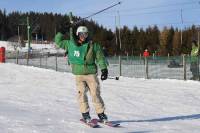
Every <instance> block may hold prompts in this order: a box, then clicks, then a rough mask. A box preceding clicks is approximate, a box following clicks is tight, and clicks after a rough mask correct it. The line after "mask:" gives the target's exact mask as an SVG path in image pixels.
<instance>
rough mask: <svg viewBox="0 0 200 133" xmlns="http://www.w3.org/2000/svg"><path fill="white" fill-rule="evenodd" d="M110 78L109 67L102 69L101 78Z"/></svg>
mask: <svg viewBox="0 0 200 133" xmlns="http://www.w3.org/2000/svg"><path fill="white" fill-rule="evenodd" d="M107 78H108V69H102V70H101V80H106V79H107Z"/></svg>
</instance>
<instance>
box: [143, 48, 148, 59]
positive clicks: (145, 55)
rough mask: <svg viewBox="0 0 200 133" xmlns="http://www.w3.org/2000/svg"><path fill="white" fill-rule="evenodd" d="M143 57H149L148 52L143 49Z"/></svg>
mask: <svg viewBox="0 0 200 133" xmlns="http://www.w3.org/2000/svg"><path fill="white" fill-rule="evenodd" d="M143 56H144V57H145V58H146V57H149V51H148V49H145V50H144V53H143Z"/></svg>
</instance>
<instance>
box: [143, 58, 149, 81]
mask: <svg viewBox="0 0 200 133" xmlns="http://www.w3.org/2000/svg"><path fill="white" fill-rule="evenodd" d="M144 65H145V78H146V79H148V78H149V71H148V58H147V57H145V58H144Z"/></svg>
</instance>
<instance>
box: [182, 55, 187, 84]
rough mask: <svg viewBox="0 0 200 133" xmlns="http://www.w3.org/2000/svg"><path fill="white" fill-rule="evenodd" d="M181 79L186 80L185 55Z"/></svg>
mask: <svg viewBox="0 0 200 133" xmlns="http://www.w3.org/2000/svg"><path fill="white" fill-rule="evenodd" d="M183 73H184V74H183V79H184V80H186V79H187V77H186V58H185V54H183Z"/></svg>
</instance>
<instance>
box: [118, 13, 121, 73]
mask: <svg viewBox="0 0 200 133" xmlns="http://www.w3.org/2000/svg"><path fill="white" fill-rule="evenodd" d="M117 14H118V29H119V48H120V55H119V76H122V60H121V54H122V42H121V33H120V29H121V27H120V15H119V11H117Z"/></svg>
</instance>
